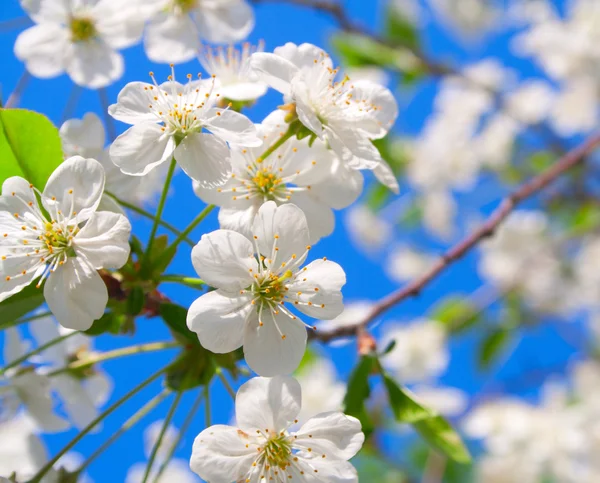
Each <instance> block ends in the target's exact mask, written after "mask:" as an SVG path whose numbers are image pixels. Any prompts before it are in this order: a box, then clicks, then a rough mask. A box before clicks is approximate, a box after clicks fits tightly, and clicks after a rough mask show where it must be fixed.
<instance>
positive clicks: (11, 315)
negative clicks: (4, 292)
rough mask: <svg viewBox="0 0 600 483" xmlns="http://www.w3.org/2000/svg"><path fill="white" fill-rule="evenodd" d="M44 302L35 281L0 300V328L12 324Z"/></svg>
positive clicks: (42, 294)
mask: <svg viewBox="0 0 600 483" xmlns="http://www.w3.org/2000/svg"><path fill="white" fill-rule="evenodd" d="M43 303H44V292H43V290H42V289H41V288H36V286H35V283H32V284H30V285H29V286H28V287H25V288H24V289H23V290H21V291H20V292H19V293H16V294H15V295H13V296H12V297H9V298H8V299H6V300H4V301H3V302H0V329H2V328H4V327H8V326H10V325H12V323H13V322H15V321H16V320H17V319H18V318H19V317H23V316H24V315H27V314H28V313H29V312H31V311H33V310H35V309H37V308H38V307H40V306H41V305H42V304H43Z"/></svg>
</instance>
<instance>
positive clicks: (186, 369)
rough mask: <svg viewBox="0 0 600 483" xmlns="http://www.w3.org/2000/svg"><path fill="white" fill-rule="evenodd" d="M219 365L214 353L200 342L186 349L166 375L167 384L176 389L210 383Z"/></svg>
mask: <svg viewBox="0 0 600 483" xmlns="http://www.w3.org/2000/svg"><path fill="white" fill-rule="evenodd" d="M216 370H217V365H216V363H215V360H214V357H213V353H212V352H210V351H207V350H206V349H205V348H204V347H202V346H201V345H200V344H198V345H196V346H193V347H189V348H187V349H185V350H184V351H183V352H182V353H181V355H180V356H179V358H178V359H177V361H176V362H175V363H174V365H173V366H171V368H170V369H169V371H168V372H167V375H166V384H167V387H168V388H169V389H172V390H174V391H179V390H186V389H191V388H194V387H197V386H201V385H204V384H208V383H209V382H210V381H211V380H212V378H213V376H214V375H215V372H216Z"/></svg>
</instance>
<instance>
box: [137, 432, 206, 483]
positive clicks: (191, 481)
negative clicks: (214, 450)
mask: <svg viewBox="0 0 600 483" xmlns="http://www.w3.org/2000/svg"><path fill="white" fill-rule="evenodd" d="M162 426H163V421H155V422H154V423H152V424H151V425H149V426H148V427H147V428H146V430H145V431H144V454H145V455H146V458H149V457H150V454H151V453H152V450H153V448H154V445H155V444H156V442H157V440H158V436H159V434H160V431H161V429H162ZM177 435H178V431H177V429H176V428H175V427H173V426H168V427H167V431H166V432H165V434H164V436H163V438H162V441H161V444H160V446H159V447H158V451H157V453H156V459H155V460H154V467H153V469H152V471H151V472H150V475H149V478H148V479H149V480H150V481H156V482H157V483H161V482H162V483H172V482H177V483H195V482H197V481H198V478H196V475H194V473H192V472H191V471H190V468H189V464H188V462H187V461H184V460H181V459H177V458H174V459H171V460H170V461H169V462H168V464H167V466H166V467H165V469H164V471H163V473H162V475H161V476H160V478H158V479H156V476H157V475H156V473H157V471H158V468H160V466H161V465H162V464H163V463H164V461H165V458H167V456H168V454H169V452H170V450H171V448H172V446H173V445H174V444H176V443H177ZM146 466H147V464H146V463H136V464H134V465H133V466H132V467H131V468H129V471H128V472H127V477H126V478H125V483H142V482H143V481H144V474H145V472H146Z"/></svg>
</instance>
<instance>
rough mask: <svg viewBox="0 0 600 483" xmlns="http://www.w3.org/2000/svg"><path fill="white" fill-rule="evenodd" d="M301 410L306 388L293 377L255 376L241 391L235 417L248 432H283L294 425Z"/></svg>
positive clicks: (236, 400) (239, 424)
mask: <svg viewBox="0 0 600 483" xmlns="http://www.w3.org/2000/svg"><path fill="white" fill-rule="evenodd" d="M301 407H302V389H301V388H300V383H299V382H298V381H296V379H294V378H293V377H290V376H277V377H273V378H268V377H254V378H252V379H250V380H249V381H248V382H246V383H245V384H243V385H242V386H241V387H240V388H239V390H238V393H237V396H236V398H235V418H236V422H237V424H238V426H239V427H240V428H241V429H242V430H244V431H248V432H251V433H252V432H254V431H256V430H257V429H258V430H260V431H263V432H265V430H268V431H270V432H279V431H282V430H285V429H287V428H288V427H290V426H291V425H292V424H293V423H294V420H295V419H296V418H297V417H298V414H299V413H300V408H301Z"/></svg>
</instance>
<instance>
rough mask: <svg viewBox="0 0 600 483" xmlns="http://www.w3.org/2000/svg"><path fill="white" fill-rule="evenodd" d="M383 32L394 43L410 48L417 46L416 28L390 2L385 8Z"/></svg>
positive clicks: (417, 34) (417, 35)
mask: <svg viewBox="0 0 600 483" xmlns="http://www.w3.org/2000/svg"><path fill="white" fill-rule="evenodd" d="M385 33H386V37H387V38H388V39H389V40H390V41H391V42H393V43H394V44H396V45H400V46H402V45H404V46H407V47H410V48H418V47H419V33H418V32H417V29H416V28H415V26H414V25H413V23H412V22H411V21H410V19H409V18H408V17H407V16H406V15H404V14H403V13H402V12H401V11H400V9H399V8H398V7H396V6H394V5H393V4H390V6H389V7H388V9H387V15H386V26H385Z"/></svg>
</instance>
